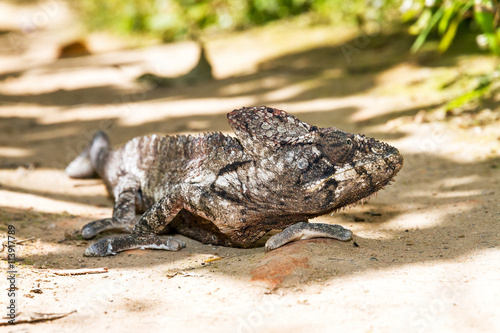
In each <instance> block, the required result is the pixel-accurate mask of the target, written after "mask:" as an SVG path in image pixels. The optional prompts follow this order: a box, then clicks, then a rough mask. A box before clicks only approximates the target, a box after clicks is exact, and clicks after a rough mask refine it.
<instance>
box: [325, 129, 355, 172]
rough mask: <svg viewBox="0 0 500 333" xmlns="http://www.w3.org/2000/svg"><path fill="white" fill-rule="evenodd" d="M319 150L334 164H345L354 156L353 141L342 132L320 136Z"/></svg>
mask: <svg viewBox="0 0 500 333" xmlns="http://www.w3.org/2000/svg"><path fill="white" fill-rule="evenodd" d="M318 143H319V148H320V150H321V151H322V152H323V154H325V155H326V156H327V157H328V159H329V160H330V161H331V162H333V163H334V164H343V163H345V162H346V161H348V160H349V159H350V158H351V155H352V154H353V149H352V147H353V142H352V139H351V138H349V137H347V138H346V134H345V133H343V132H340V131H335V132H329V133H324V135H322V136H321V135H320V139H319V142H318Z"/></svg>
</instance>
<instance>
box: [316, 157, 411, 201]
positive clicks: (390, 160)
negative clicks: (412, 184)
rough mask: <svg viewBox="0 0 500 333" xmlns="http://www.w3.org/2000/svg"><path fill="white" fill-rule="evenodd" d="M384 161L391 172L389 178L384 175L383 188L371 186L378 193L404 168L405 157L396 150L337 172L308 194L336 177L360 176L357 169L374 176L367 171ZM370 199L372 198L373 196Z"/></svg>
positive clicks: (317, 183)
mask: <svg viewBox="0 0 500 333" xmlns="http://www.w3.org/2000/svg"><path fill="white" fill-rule="evenodd" d="M382 161H383V162H384V163H385V169H386V170H388V171H389V172H390V175H388V176H387V174H385V175H384V179H383V180H384V181H385V184H384V185H382V187H380V186H379V184H378V182H377V184H371V185H372V186H373V187H374V189H375V188H376V190H375V193H376V192H377V191H379V190H381V189H383V188H384V187H385V186H386V185H388V184H390V183H392V181H393V178H394V177H395V176H396V174H397V173H398V172H399V170H401V168H402V167H403V156H402V155H401V154H399V152H398V151H397V150H396V152H391V153H390V154H387V155H385V156H383V157H381V158H378V159H376V160H372V161H369V162H365V163H360V164H357V165H355V166H350V167H349V168H346V169H343V170H339V171H338V172H335V173H334V174H332V175H330V176H328V177H326V178H324V179H322V180H320V181H319V182H316V183H314V184H311V185H310V186H309V187H308V188H307V190H306V191H307V192H315V191H317V190H318V189H320V188H321V187H323V186H324V185H325V184H326V183H327V182H328V181H329V180H330V179H332V178H334V177H339V176H343V175H346V174H348V173H349V172H355V173H356V174H358V175H359V173H358V171H357V170H356V169H360V168H361V169H363V170H365V172H366V173H367V174H370V175H373V173H369V172H367V171H366V170H367V168H370V167H373V166H376V165H377V164H380V163H381V162H382ZM375 185H376V186H375ZM368 197H371V194H370V195H369V196H368ZM361 200H362V199H361Z"/></svg>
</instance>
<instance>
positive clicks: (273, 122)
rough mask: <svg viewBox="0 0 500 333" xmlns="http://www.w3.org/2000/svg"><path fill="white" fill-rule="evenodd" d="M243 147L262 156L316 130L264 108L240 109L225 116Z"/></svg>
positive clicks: (285, 115) (287, 115) (279, 111)
mask: <svg viewBox="0 0 500 333" xmlns="http://www.w3.org/2000/svg"><path fill="white" fill-rule="evenodd" d="M227 118H228V120H229V125H231V127H232V128H233V130H234V132H235V134H236V136H237V137H238V139H239V140H240V142H241V144H242V145H243V147H244V148H245V149H246V150H247V151H250V152H253V153H254V154H256V155H263V154H265V153H266V152H268V151H272V150H275V149H276V147H278V146H280V145H284V144H287V143H291V142H293V141H296V140H297V138H299V137H301V136H304V135H306V134H308V133H309V132H311V131H313V130H315V129H316V127H312V126H311V125H309V124H307V123H304V122H302V121H300V120H299V119H297V118H295V117H294V116H292V115H290V114H288V113H286V112H285V111H283V110H278V109H274V108H268V107H265V106H261V107H252V108H247V107H244V108H241V109H238V110H234V111H232V112H231V113H229V114H228V116H227Z"/></svg>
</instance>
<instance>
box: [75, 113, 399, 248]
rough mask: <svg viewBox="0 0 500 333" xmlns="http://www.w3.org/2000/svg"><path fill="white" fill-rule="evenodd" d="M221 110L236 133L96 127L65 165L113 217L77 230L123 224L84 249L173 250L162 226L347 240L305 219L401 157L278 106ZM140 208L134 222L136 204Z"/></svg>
mask: <svg viewBox="0 0 500 333" xmlns="http://www.w3.org/2000/svg"><path fill="white" fill-rule="evenodd" d="M228 119H229V123H230V125H231V127H232V128H233V130H234V131H235V134H236V138H233V137H230V136H225V135H222V134H220V133H209V134H205V135H200V136H195V137H192V136H182V135H179V136H166V137H160V136H156V135H153V136H146V137H139V138H135V139H133V140H131V141H129V142H128V143H127V144H125V145H124V146H123V147H121V148H119V149H116V150H113V149H111V148H109V143H108V140H107V137H106V136H105V134H104V133H102V132H100V133H98V134H97V135H96V136H95V138H94V140H93V142H92V144H91V146H90V148H89V149H87V150H86V151H84V152H83V153H82V155H81V156H80V157H78V158H77V159H76V160H75V161H74V162H72V164H70V166H68V168H67V173H68V174H69V175H70V176H74V177H85V176H90V175H91V174H92V173H93V172H94V171H95V172H96V173H97V174H98V175H99V176H100V177H102V178H103V179H104V182H105V184H106V186H107V188H108V190H109V191H110V192H111V193H112V194H113V195H114V197H115V200H116V204H115V207H114V210H113V217H112V218H110V219H104V220H99V221H95V222H91V223H89V224H87V225H86V226H84V228H83V229H82V235H83V236H84V237H85V238H91V237H93V236H95V235H96V234H98V233H100V232H102V231H105V230H110V229H118V230H121V231H126V232H127V231H128V232H130V231H132V233H131V234H130V235H128V236H121V237H115V238H106V239H101V240H100V241H98V242H97V243H95V244H93V245H92V246H90V247H89V248H88V249H87V251H86V252H85V255H87V256H105V255H110V254H115V253H117V252H120V251H124V250H127V249H132V248H156V249H165V250H179V249H181V248H182V247H184V243H183V242H182V241H179V240H176V239H174V238H171V237H168V238H165V237H159V236H158V235H160V234H164V233H166V232H167V231H169V230H170V229H171V228H173V229H175V230H176V231H177V232H179V233H181V234H184V235H186V236H188V237H191V238H194V239H196V240H199V241H201V242H203V243H210V244H217V245H224V246H234V247H249V246H251V245H252V244H253V243H255V241H257V240H258V239H259V238H260V237H262V236H263V235H264V234H265V233H266V232H268V231H270V230H273V229H284V230H283V232H281V233H279V234H277V235H275V236H273V237H271V238H270V239H269V240H268V242H267V243H266V250H268V251H269V250H273V249H275V248H277V247H279V246H282V245H284V244H286V243H287V242H289V241H292V240H298V239H305V238H314V237H329V238H335V239H339V240H342V241H346V240H350V239H351V236H352V233H351V232H350V231H349V230H346V229H344V228H343V227H341V226H338V225H329V224H307V223H306V222H307V221H308V220H309V219H311V218H313V217H316V216H319V215H323V214H326V213H330V212H333V211H336V210H338V209H339V208H341V207H344V206H347V205H350V204H353V203H356V202H358V201H359V200H362V199H364V198H367V197H369V196H370V195H371V194H373V193H375V192H377V191H378V190H380V189H382V188H383V187H384V186H386V185H387V184H388V183H389V182H390V181H391V180H392V179H393V178H394V176H395V175H396V174H397V172H398V171H399V170H400V169H401V167H402V165H403V157H402V156H401V155H400V154H399V152H398V150H397V149H396V148H394V147H392V146H389V145H388V144H385V143H382V142H379V141H376V140H375V139H371V138H367V137H364V136H362V135H354V134H350V133H346V132H344V131H341V130H338V129H335V128H317V127H315V126H311V125H309V124H307V123H304V122H302V121H300V120H298V119H297V118H295V117H293V116H292V115H289V114H287V113H286V112H284V111H281V110H277V109H273V108H267V107H257V108H242V109H239V110H234V111H232V112H231V113H229V114H228ZM89 163H90V165H91V167H89ZM144 211H145V213H144V214H143V215H142V216H141V217H140V218H139V220H138V221H137V222H136V218H135V213H136V212H144Z"/></svg>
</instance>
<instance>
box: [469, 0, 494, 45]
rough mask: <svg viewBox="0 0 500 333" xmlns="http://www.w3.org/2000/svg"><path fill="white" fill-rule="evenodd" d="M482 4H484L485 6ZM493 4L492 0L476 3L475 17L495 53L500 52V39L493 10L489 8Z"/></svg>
mask: <svg viewBox="0 0 500 333" xmlns="http://www.w3.org/2000/svg"><path fill="white" fill-rule="evenodd" d="M481 5H484V7H482V6H481ZM491 6H492V3H491V1H483V2H482V3H478V4H476V7H475V11H474V19H475V20H476V22H477V24H478V25H479V27H480V28H481V30H482V31H483V32H484V35H485V36H486V39H487V40H488V47H489V49H490V50H491V51H492V52H493V53H495V54H500V40H499V38H498V35H497V34H496V31H495V16H494V13H493V12H491V11H489V10H488V8H491Z"/></svg>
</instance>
